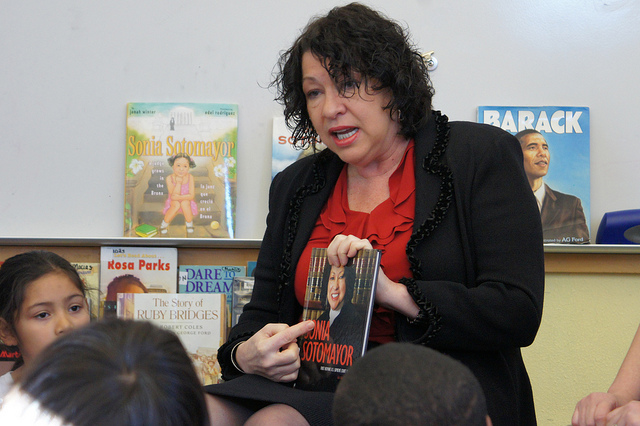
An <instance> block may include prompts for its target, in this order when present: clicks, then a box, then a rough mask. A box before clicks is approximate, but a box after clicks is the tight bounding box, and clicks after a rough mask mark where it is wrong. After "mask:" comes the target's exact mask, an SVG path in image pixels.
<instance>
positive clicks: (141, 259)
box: [100, 247, 178, 317]
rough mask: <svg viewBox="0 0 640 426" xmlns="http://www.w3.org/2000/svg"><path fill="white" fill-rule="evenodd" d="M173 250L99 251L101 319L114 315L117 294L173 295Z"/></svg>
mask: <svg viewBox="0 0 640 426" xmlns="http://www.w3.org/2000/svg"><path fill="white" fill-rule="evenodd" d="M177 290H178V249H177V248H175V247H101V248H100V308H101V310H100V317H109V316H115V315H116V304H117V301H118V298H117V294H118V293H154V294H162V293H176V292H177Z"/></svg>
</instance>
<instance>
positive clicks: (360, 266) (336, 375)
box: [296, 248, 381, 391]
mask: <svg viewBox="0 0 640 426" xmlns="http://www.w3.org/2000/svg"><path fill="white" fill-rule="evenodd" d="M380 256H381V253H380V251H378V250H360V251H359V252H358V254H357V255H356V257H354V258H353V259H350V260H349V263H347V265H346V266H343V267H335V266H331V265H330V264H329V262H328V259H327V252H326V249H325V248H314V249H313V251H312V253H311V260H310V262H309V275H308V278H307V288H306V292H305V299H304V306H303V313H302V317H303V318H302V319H303V320H308V319H312V320H315V327H314V329H313V331H311V332H309V333H307V334H305V335H304V336H302V337H300V338H299V341H298V345H299V346H300V371H299V373H298V378H297V380H296V387H297V388H299V389H305V390H320V391H333V390H335V388H336V386H337V385H338V382H339V380H340V379H341V378H342V376H344V374H345V373H346V372H347V370H348V369H349V367H351V365H353V363H354V362H355V360H356V359H358V358H360V357H361V356H362V355H364V352H365V351H366V349H367V340H368V338H369V327H370V324H371V315H372V313H373V305H374V296H375V286H376V282H377V280H378V270H379V267H380Z"/></svg>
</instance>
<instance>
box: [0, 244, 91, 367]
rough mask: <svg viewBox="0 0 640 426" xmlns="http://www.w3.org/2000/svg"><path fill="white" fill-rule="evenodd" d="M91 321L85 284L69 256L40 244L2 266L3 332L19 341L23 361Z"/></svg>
mask: <svg viewBox="0 0 640 426" xmlns="http://www.w3.org/2000/svg"><path fill="white" fill-rule="evenodd" d="M89 321H90V317H89V311H88V306H87V301H86V298H85V286H84V283H83V281H82V279H81V278H80V276H79V275H78V272H77V271H76V270H75V268H74V267H73V266H72V265H71V263H69V262H68V261H67V260H66V259H64V258H62V257H61V256H59V255H57V254H55V253H52V252H50V251H44V250H35V251H30V252H26V253H21V254H18V255H15V256H13V257H11V258H9V259H7V260H6V261H5V262H4V263H3V264H2V266H1V267H0V337H1V338H2V340H3V342H4V343H5V344H7V345H10V346H18V348H19V349H20V352H21V354H22V359H21V360H19V362H18V363H17V364H16V366H19V365H21V363H22V361H24V360H29V359H31V358H33V357H35V356H36V355H37V354H38V353H39V351H40V350H41V349H43V348H44V347H45V346H46V345H48V344H49V343H51V342H52V341H53V340H54V339H56V338H57V337H59V336H60V335H62V334H63V333H66V332H67V331H69V330H71V329H73V328H75V327H80V326H83V325H86V324H88V323H89Z"/></svg>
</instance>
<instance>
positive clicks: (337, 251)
mask: <svg viewBox="0 0 640 426" xmlns="http://www.w3.org/2000/svg"><path fill="white" fill-rule="evenodd" d="M363 249H373V246H372V245H371V243H370V242H369V240H364V239H362V238H358V237H356V236H354V235H343V234H338V235H336V236H335V237H334V238H333V240H332V241H331V243H330V244H329V247H327V258H328V260H329V263H330V264H331V265H332V266H344V265H346V264H347V262H348V261H349V259H350V258H352V257H355V255H356V254H358V252H359V251H360V250H363Z"/></svg>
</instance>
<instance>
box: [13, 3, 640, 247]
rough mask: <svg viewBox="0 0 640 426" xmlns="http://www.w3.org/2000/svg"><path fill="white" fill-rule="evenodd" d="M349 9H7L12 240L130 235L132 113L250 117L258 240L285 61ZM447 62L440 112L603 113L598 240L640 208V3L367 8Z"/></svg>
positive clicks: (594, 165)
mask: <svg viewBox="0 0 640 426" xmlns="http://www.w3.org/2000/svg"><path fill="white" fill-rule="evenodd" d="M343 3H344V2H341V1H335V0H315V1H306V0H278V1H268V0H264V1H249V0H235V1H224V2H223V1H219V0H207V1H204V0H189V1H185V2H175V1H168V0H156V1H151V0H138V1H135V2H130V1H124V0H113V1H109V2H106V1H105V2H98V1H87V0H58V1H55V2H52V1H45V0H25V1H12V2H4V3H3V5H2V11H1V13H0V146H1V147H2V149H1V151H0V152H1V153H2V157H1V158H2V167H0V200H1V201H0V212H1V213H0V215H1V216H0V218H1V220H0V236H34V237H78V236H79V237H118V236H121V233H122V216H123V215H122V210H123V186H124V184H123V182H124V155H125V150H124V141H125V117H126V116H125V105H126V103H127V102H145V101H150V102H163V101H164V102H224V103H237V104H238V105H239V117H240V119H239V131H238V135H239V150H238V176H239V178H238V204H237V205H238V212H237V223H238V226H237V229H236V235H237V237H239V238H260V237H262V233H263V231H264V221H265V216H266V213H267V211H266V209H267V192H268V185H269V182H270V156H271V120H272V117H273V116H275V115H279V114H280V111H281V109H280V106H279V105H277V104H276V103H275V102H274V101H273V96H274V94H273V92H272V91H270V90H269V89H267V88H266V86H267V84H268V82H269V80H270V76H271V71H272V69H273V66H274V64H275V62H276V60H277V58H278V53H279V51H281V50H282V49H285V48H287V47H288V46H289V44H290V43H291V42H292V41H293V39H294V38H295V37H296V36H297V35H298V34H299V31H300V29H301V28H302V27H303V26H304V25H305V24H306V23H307V21H308V20H309V18H310V17H311V16H312V15H315V14H317V13H322V12H326V11H327V10H328V9H329V8H331V7H332V6H334V5H338V4H343ZM366 3H368V4H371V5H373V6H374V7H376V8H378V9H381V10H382V11H384V12H386V13H387V14H388V15H389V16H391V17H392V18H395V19H397V20H399V21H404V22H406V23H407V24H408V26H409V27H410V28H411V32H412V34H413V38H414V41H415V42H416V44H417V45H418V46H419V47H420V48H422V49H424V50H425V51H428V50H434V51H435V56H436V57H437V58H438V60H439V66H438V68H437V70H436V71H434V72H433V73H432V78H433V81H434V85H435V87H436V91H437V94H436V97H435V99H434V104H435V107H436V108H438V109H441V110H442V111H443V112H445V113H446V114H447V115H449V117H450V118H451V119H452V120H470V121H475V118H476V108H477V106H479V105H568V106H588V107H590V108H591V136H592V141H591V144H592V146H591V230H592V233H594V235H595V232H596V230H597V227H598V224H599V223H600V219H601V218H602V215H603V214H604V213H605V212H607V211H613V210H622V209H631V208H640V191H639V190H638V188H637V181H638V178H639V177H640V172H639V171H638V169H639V168H640V158H639V157H640V156H639V155H638V154H640V144H638V143H637V141H636V127H637V126H636V120H635V119H636V116H637V115H638V114H640V88H639V85H638V82H637V74H638V70H639V69H640V56H638V55H637V52H638V49H639V48H640V25H638V23H639V22H640V19H639V18H640V5H639V3H640V2H635V1H632V0H544V1H541V0H485V1H476V0H448V1H436V0H397V1H389V0H387V1H384V0H376V1H367V2H366Z"/></svg>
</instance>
